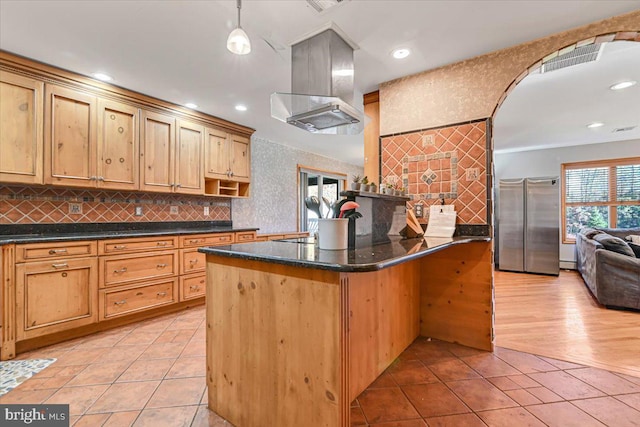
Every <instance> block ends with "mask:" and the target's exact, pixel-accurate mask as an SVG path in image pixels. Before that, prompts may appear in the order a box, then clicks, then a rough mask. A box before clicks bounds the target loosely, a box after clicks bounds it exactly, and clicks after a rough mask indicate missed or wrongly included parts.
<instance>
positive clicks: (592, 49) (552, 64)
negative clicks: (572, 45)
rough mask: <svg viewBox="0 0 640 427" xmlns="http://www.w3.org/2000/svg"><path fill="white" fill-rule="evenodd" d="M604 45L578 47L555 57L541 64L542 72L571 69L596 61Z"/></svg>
mask: <svg viewBox="0 0 640 427" xmlns="http://www.w3.org/2000/svg"><path fill="white" fill-rule="evenodd" d="M602 46H604V44H602V43H598V44H590V45H587V46H582V47H578V48H576V49H574V50H572V51H571V52H567V53H565V54H564V55H559V56H556V57H555V58H553V59H551V60H549V61H547V62H545V63H544V64H542V72H543V73H548V72H549V71H556V70H560V69H561V68H567V67H571V66H573V65H578V64H584V63H586V62H592V61H597V60H598V58H599V57H600V52H601V51H602Z"/></svg>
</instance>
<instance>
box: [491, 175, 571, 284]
mask: <svg viewBox="0 0 640 427" xmlns="http://www.w3.org/2000/svg"><path fill="white" fill-rule="evenodd" d="M498 268H499V269H500V270H508V271H522V272H527V273H540V274H553V275H556V276H557V275H558V274H559V273H560V181H559V179H558V178H557V177H544V178H520V179H501V180H500V182H499V194H498Z"/></svg>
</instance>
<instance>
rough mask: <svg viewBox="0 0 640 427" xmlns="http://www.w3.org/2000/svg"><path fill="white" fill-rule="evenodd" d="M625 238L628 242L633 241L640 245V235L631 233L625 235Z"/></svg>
mask: <svg viewBox="0 0 640 427" xmlns="http://www.w3.org/2000/svg"><path fill="white" fill-rule="evenodd" d="M624 240H626V241H627V242H633V243H635V244H636V245H640V236H636V235H633V234H630V235H629V236H627V237H625V238H624Z"/></svg>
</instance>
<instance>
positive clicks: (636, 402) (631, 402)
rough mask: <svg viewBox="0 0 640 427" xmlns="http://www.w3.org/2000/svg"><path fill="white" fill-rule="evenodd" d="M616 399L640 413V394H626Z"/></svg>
mask: <svg viewBox="0 0 640 427" xmlns="http://www.w3.org/2000/svg"><path fill="white" fill-rule="evenodd" d="M614 397H615V398H616V399H618V400H619V401H621V402H624V403H626V404H627V405H628V406H631V407H632V408H634V409H636V410H638V411H640V393H632V394H624V395H621V396H614Z"/></svg>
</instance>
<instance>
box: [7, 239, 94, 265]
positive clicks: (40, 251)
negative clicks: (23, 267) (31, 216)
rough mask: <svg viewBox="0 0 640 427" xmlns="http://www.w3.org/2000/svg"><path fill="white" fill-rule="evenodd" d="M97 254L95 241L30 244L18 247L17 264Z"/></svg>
mask: <svg viewBox="0 0 640 427" xmlns="http://www.w3.org/2000/svg"><path fill="white" fill-rule="evenodd" d="M95 254H96V242H95V240H91V241H78V242H59V243H30V244H25V245H17V246H16V262H25V261H36V260H43V259H56V258H69V257H76V256H91V255H95Z"/></svg>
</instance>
